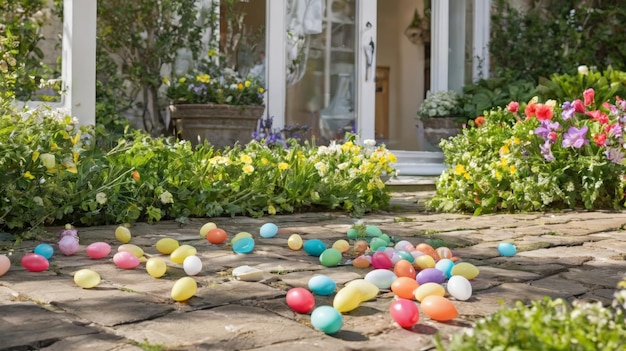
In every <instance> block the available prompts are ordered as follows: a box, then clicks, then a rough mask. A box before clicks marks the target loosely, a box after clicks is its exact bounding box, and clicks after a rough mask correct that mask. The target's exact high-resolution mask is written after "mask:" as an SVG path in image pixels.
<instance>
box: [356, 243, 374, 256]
mask: <svg viewBox="0 0 626 351" xmlns="http://www.w3.org/2000/svg"><path fill="white" fill-rule="evenodd" d="M369 247H370V245H369V244H368V243H367V241H365V240H357V241H356V242H355V243H354V253H356V254H358V255H363V254H364V253H365V251H367V250H368V249H369Z"/></svg>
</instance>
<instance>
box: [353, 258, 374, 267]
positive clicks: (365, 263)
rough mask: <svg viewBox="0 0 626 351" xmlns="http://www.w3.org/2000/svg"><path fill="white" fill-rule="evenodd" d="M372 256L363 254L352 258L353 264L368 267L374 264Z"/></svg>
mask: <svg viewBox="0 0 626 351" xmlns="http://www.w3.org/2000/svg"><path fill="white" fill-rule="evenodd" d="M371 260H372V258H371V257H369V256H364V255H361V256H359V257H357V258H355V259H354V260H352V265H353V266H354V267H356V268H367V267H369V266H371V265H372V261H371Z"/></svg>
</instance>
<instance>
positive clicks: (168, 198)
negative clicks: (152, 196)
mask: <svg viewBox="0 0 626 351" xmlns="http://www.w3.org/2000/svg"><path fill="white" fill-rule="evenodd" d="M159 200H161V203H162V204H171V203H173V202H174V196H172V194H171V193H170V192H169V191H167V190H166V191H165V192H163V194H161V195H159Z"/></svg>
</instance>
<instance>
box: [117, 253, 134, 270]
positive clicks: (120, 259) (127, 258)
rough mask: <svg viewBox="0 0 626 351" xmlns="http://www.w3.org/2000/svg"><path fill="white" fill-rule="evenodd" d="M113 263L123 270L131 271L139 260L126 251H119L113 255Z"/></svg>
mask: <svg viewBox="0 0 626 351" xmlns="http://www.w3.org/2000/svg"><path fill="white" fill-rule="evenodd" d="M113 263H115V265H116V266H118V267H120V268H123V269H133V268H135V267H137V266H139V258H137V256H135V255H133V254H132V253H130V252H128V251H120V252H118V253H116V254H115V255H113Z"/></svg>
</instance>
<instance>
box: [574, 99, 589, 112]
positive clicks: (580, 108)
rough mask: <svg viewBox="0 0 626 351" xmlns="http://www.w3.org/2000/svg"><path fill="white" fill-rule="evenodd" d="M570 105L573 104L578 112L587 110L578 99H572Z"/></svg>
mask: <svg viewBox="0 0 626 351" xmlns="http://www.w3.org/2000/svg"><path fill="white" fill-rule="evenodd" d="M572 106H574V111H576V112H578V113H585V112H586V111H587V109H586V108H585V105H583V102H582V101H580V99H577V100H574V102H573V103H572Z"/></svg>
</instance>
